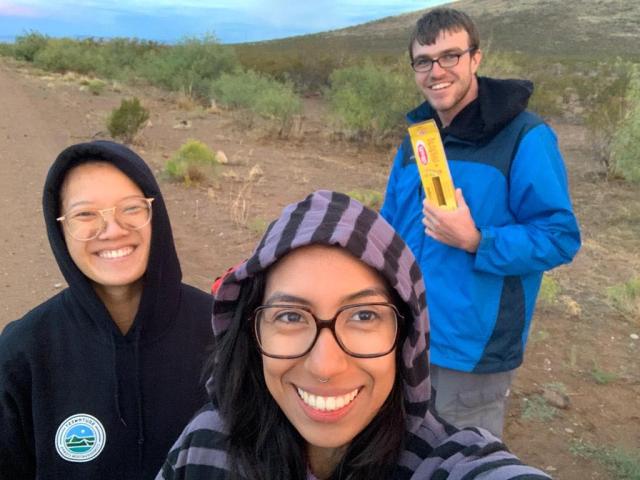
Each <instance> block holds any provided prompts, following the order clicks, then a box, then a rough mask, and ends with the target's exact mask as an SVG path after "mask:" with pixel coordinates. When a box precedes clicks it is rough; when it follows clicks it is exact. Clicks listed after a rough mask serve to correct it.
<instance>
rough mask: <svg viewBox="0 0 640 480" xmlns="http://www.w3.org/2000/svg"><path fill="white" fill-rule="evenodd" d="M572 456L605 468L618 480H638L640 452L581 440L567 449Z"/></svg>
mask: <svg viewBox="0 0 640 480" xmlns="http://www.w3.org/2000/svg"><path fill="white" fill-rule="evenodd" d="M569 449H570V451H571V453H572V454H573V455H576V456H579V457H582V458H590V459H594V460H596V461H597V462H598V463H600V464H602V465H604V466H605V467H607V468H608V469H609V470H610V471H611V473H612V474H613V475H614V477H613V478H616V479H618V480H640V451H638V450H635V451H633V450H629V448H628V447H625V448H621V447H617V446H611V445H594V444H592V443H588V442H584V441H582V440H580V441H576V442H573V443H572V444H571V446H570V447H569Z"/></svg>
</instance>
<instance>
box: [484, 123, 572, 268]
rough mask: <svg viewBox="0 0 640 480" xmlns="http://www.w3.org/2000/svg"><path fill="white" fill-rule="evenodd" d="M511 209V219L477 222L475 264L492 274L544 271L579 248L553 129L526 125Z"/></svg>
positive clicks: (511, 190) (511, 182)
mask: <svg viewBox="0 0 640 480" xmlns="http://www.w3.org/2000/svg"><path fill="white" fill-rule="evenodd" d="M508 201H509V209H510V210H511V212H512V213H513V215H514V218H515V223H512V224H508V225H502V226H482V225H478V228H479V229H480V232H481V234H482V240H481V241H480V245H479V247H478V251H477V252H476V258H475V265H474V266H475V268H476V269H477V270H480V271H484V272H489V273H493V274H496V275H503V276H507V275H524V274H528V273H533V272H542V271H545V270H549V269H551V268H553V267H556V266H558V265H560V264H563V263H568V262H570V261H571V260H572V259H573V257H574V256H575V255H576V253H577V252H578V249H579V248H580V231H579V228H578V222H577V220H576V217H575V215H574V213H573V208H572V206H571V199H570V197H569V188H568V183H567V173H566V170H565V167H564V162H563V160H562V156H561V154H560V151H559V149H558V144H557V139H556V136H555V134H554V133H553V131H552V130H551V129H550V128H549V127H548V126H546V125H540V126H538V127H536V128H534V129H532V130H530V131H529V132H528V133H527V134H526V135H525V136H524V138H523V139H522V141H521V142H520V145H519V147H518V151H517V152H516V155H515V157H514V160H513V163H512V165H511V172H510V175H509V200H508Z"/></svg>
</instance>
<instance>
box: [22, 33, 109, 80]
mask: <svg viewBox="0 0 640 480" xmlns="http://www.w3.org/2000/svg"><path fill="white" fill-rule="evenodd" d="M33 63H34V64H35V65H37V66H38V67H40V68H42V69H44V70H49V71H53V72H68V71H73V72H78V73H84V74H88V73H95V72H97V71H99V70H101V68H102V66H103V64H104V58H103V57H102V55H101V52H100V47H99V44H98V43H96V42H95V41H94V40H91V39H87V40H82V41H77V40H72V39H70V38H52V39H49V41H48V42H47V44H46V46H45V47H44V48H42V49H40V50H39V51H38V52H37V53H36V55H35V57H34V59H33Z"/></svg>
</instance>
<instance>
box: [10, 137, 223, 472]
mask: <svg viewBox="0 0 640 480" xmlns="http://www.w3.org/2000/svg"><path fill="white" fill-rule="evenodd" d="M43 211H44V217H45V222H46V226H47V233H48V237H49V242H50V244H51V248H52V250H53V253H54V255H55V258H56V260H57V262H58V265H59V267H60V270H61V271H62V273H63V275H64V277H65V279H66V280H67V283H68V285H69V288H67V289H65V290H64V291H62V292H60V293H59V294H58V295H56V296H54V297H53V298H51V299H49V300H48V301H46V302H44V303H43V304H41V305H39V306H38V307H36V308H35V309H34V310H32V311H30V312H29V313H27V314H26V315H25V316H24V317H23V318H22V319H20V320H18V321H15V322H13V323H10V324H9V325H8V326H7V327H6V328H5V330H4V331H3V333H2V335H0V432H2V433H1V434H0V479H18V478H19V479H31V478H38V479H45V478H52V479H53V478H64V479H74V478H78V479H80V478H82V479H87V478H90V479H100V478H109V479H136V480H137V479H145V478H152V477H153V476H154V475H155V473H156V472H157V470H158V469H159V467H160V465H161V463H162V461H163V459H164V458H165V456H166V453H167V451H168V450H169V448H170V446H171V444H172V443H173V441H174V440H175V439H176V437H177V435H178V434H179V433H180V431H181V430H182V428H183V427H184V426H185V424H186V422H187V421H188V420H189V418H190V416H191V414H192V413H193V412H194V411H195V410H196V409H197V408H198V407H199V406H200V405H201V404H202V403H203V402H204V399H205V396H204V389H203V387H202V385H201V382H200V378H199V371H200V367H201V365H202V362H203V360H204V358H205V357H206V350H207V347H208V345H209V344H210V342H211V339H212V334H211V328H210V322H209V321H210V316H211V297H210V295H209V294H207V293H204V292H201V291H199V290H197V289H195V288H193V287H190V286H188V285H185V284H183V283H182V282H181V278H182V274H181V271H180V264H179V262H178V257H177V254H176V250H175V246H174V243H173V236H172V233H171V226H170V223H169V217H168V214H167V210H166V207H165V204H164V201H163V198H162V194H161V193H160V190H159V187H158V184H157V182H156V181H155V179H154V176H153V174H152V172H151V170H150V169H149V167H148V166H147V165H146V164H145V163H144V161H143V160H142V159H141V158H140V157H139V156H138V155H136V154H135V153H134V152H132V151H131V150H129V149H128V148H126V147H124V146H122V145H119V144H116V143H113V142H107V141H96V142H91V143H84V144H78V145H73V146H71V147H69V148H67V149H66V150H64V151H63V152H62V153H61V154H60V155H59V156H58V158H57V159H56V161H55V162H54V164H53V165H52V167H51V169H50V170H49V174H48V176H47V180H46V183H45V188H44V196H43Z"/></svg>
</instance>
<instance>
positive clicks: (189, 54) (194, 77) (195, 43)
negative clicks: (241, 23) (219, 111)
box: [138, 35, 238, 98]
mask: <svg viewBox="0 0 640 480" xmlns="http://www.w3.org/2000/svg"><path fill="white" fill-rule="evenodd" d="M237 68H238V61H237V59H236V56H235V52H234V51H233V50H232V49H231V48H229V47H227V46H223V45H221V44H220V43H218V41H217V40H216V39H215V37H213V36H211V35H209V36H205V37H204V38H202V39H199V38H187V39H185V40H183V41H182V42H181V43H178V44H177V45H174V46H171V47H165V48H162V49H158V50H153V51H150V52H148V53H147V54H146V55H145V58H144V61H143V62H142V64H141V65H140V67H139V69H138V73H139V74H140V75H141V76H142V77H144V78H145V79H147V80H149V81H150V82H151V83H153V84H155V85H158V86H160V87H163V88H167V89H169V90H173V91H183V92H185V93H186V94H188V95H193V96H196V97H201V98H206V97H207V95H208V93H209V84H210V82H211V80H214V79H216V78H218V77H220V75H222V74H223V73H225V72H233V71H235V70H237Z"/></svg>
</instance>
